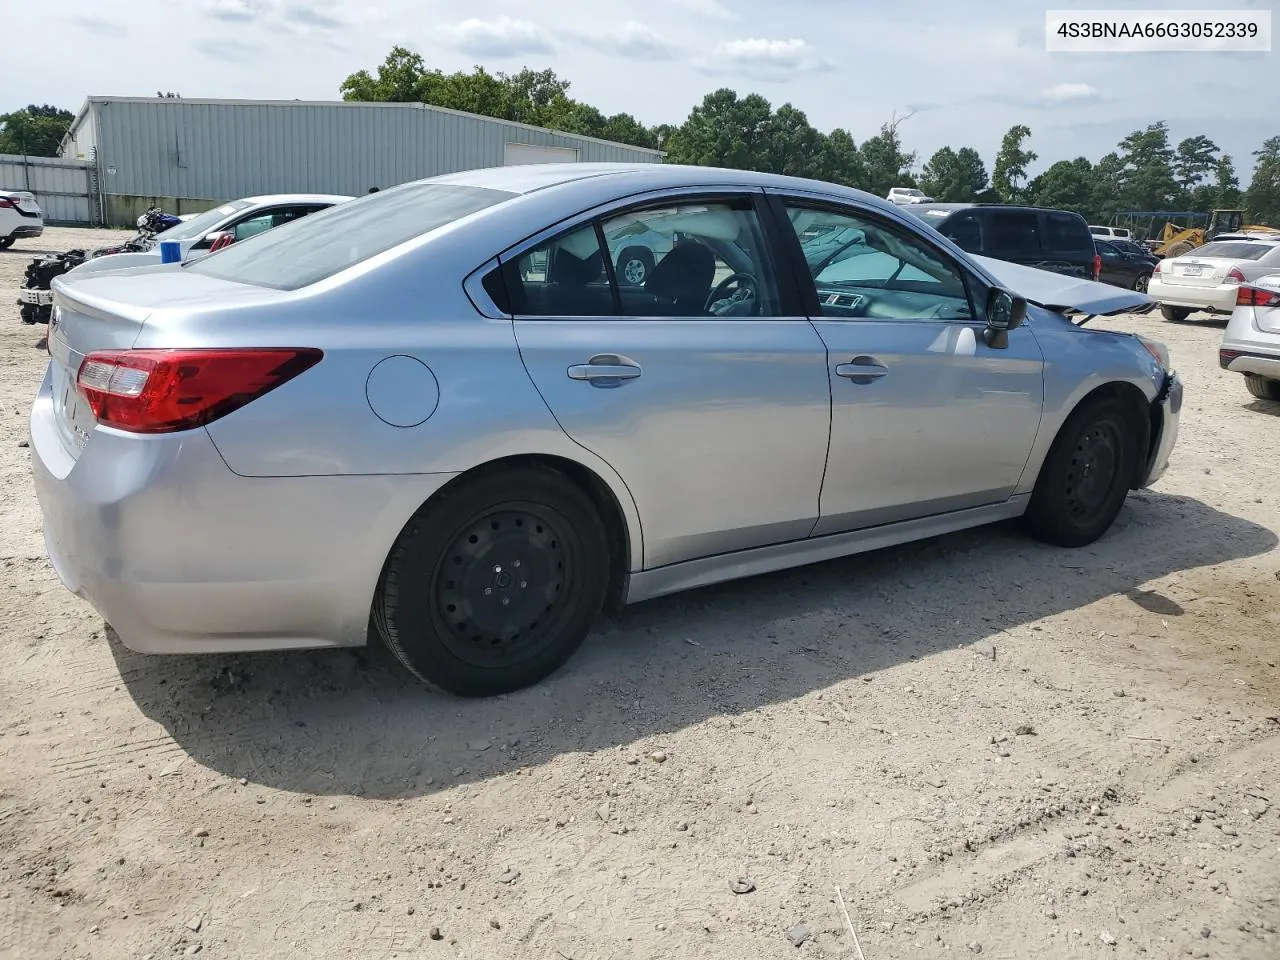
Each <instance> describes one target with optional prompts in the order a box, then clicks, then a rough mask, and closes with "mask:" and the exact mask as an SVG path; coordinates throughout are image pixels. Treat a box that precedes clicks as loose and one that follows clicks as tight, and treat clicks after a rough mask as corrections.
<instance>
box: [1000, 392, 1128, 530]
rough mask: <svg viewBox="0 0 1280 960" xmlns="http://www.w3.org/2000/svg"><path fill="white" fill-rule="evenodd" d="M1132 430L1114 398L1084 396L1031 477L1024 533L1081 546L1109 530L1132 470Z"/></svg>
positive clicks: (1122, 406) (1124, 407)
mask: <svg viewBox="0 0 1280 960" xmlns="http://www.w3.org/2000/svg"><path fill="white" fill-rule="evenodd" d="M1138 455H1139V451H1138V431H1137V429H1135V425H1134V422H1133V412H1132V411H1131V410H1130V408H1129V406H1128V405H1127V404H1125V403H1124V402H1123V401H1121V400H1119V399H1117V398H1116V397H1097V398H1096V399H1093V400H1086V401H1085V402H1084V403H1082V404H1081V405H1080V406H1079V407H1078V408H1077V409H1076V410H1075V412H1074V413H1072V414H1071V416H1070V418H1068V420H1067V422H1066V424H1064V425H1063V427H1062V430H1061V431H1060V432H1059V433H1058V436H1057V438H1056V439H1055V440H1054V442H1053V447H1052V448H1051V449H1050V450H1049V455H1048V456H1047V457H1046V458H1045V461H1044V465H1043V466H1042V467H1041V468H1040V476H1039V477H1037V478H1036V486H1035V491H1034V492H1033V493H1032V494H1031V504H1030V505H1029V506H1028V507H1027V512H1026V515H1025V516H1024V521H1025V524H1026V526H1027V529H1028V530H1029V531H1030V533H1031V534H1032V535H1033V536H1035V537H1037V538H1038V539H1040V540H1044V541H1045V542H1047V543H1052V544H1056V545H1058V546H1062V547H1083V546H1087V545H1088V544H1090V543H1093V542H1094V541H1095V540H1097V539H1098V538H1099V537H1101V536H1102V535H1103V534H1104V533H1106V532H1107V530H1109V529H1110V528H1111V524H1112V523H1114V522H1115V519H1116V516H1117V515H1118V514H1119V513H1120V508H1121V507H1122V506H1124V501H1125V497H1127V496H1128V494H1129V485H1130V482H1131V481H1132V479H1133V477H1134V474H1135V473H1136V471H1137V464H1138Z"/></svg>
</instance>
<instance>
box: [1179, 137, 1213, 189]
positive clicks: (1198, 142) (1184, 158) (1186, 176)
mask: <svg viewBox="0 0 1280 960" xmlns="http://www.w3.org/2000/svg"><path fill="white" fill-rule="evenodd" d="M1219 152H1220V151H1219V149H1218V145H1217V144H1216V143H1214V142H1213V141H1212V140H1210V139H1209V138H1208V137H1206V136H1204V135H1203V134H1197V135H1196V136H1194V137H1188V138H1187V139H1185V140H1183V141H1182V142H1181V143H1179V144H1178V150H1177V153H1175V154H1174V157H1173V172H1174V175H1175V176H1176V177H1177V179H1178V185H1179V186H1180V187H1182V189H1183V190H1186V191H1190V190H1192V189H1193V188H1194V187H1195V186H1196V185H1197V184H1199V183H1200V181H1201V180H1203V179H1204V178H1205V177H1207V176H1208V175H1209V173H1210V172H1211V171H1213V170H1215V169H1216V168H1217V166H1218V153H1219Z"/></svg>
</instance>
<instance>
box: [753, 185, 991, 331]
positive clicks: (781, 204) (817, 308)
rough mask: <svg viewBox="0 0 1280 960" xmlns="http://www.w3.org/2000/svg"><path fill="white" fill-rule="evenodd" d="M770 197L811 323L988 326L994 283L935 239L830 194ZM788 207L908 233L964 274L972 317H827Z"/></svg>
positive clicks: (789, 192) (778, 193) (770, 194)
mask: <svg viewBox="0 0 1280 960" xmlns="http://www.w3.org/2000/svg"><path fill="white" fill-rule="evenodd" d="M766 196H767V198H768V201H769V207H770V213H771V215H772V218H773V219H774V221H775V226H776V227H778V228H780V229H781V230H782V231H783V234H784V236H783V238H782V242H783V244H784V246H785V253H786V254H787V257H788V260H789V261H790V265H791V269H790V273H791V275H792V281H793V282H794V283H797V284H798V285H799V293H800V296H801V299H802V301H803V303H804V307H805V310H806V311H807V316H808V317H809V319H810V320H811V321H813V322H815V323H816V322H818V321H824V322H841V323H940V324H941V323H963V324H966V325H973V326H979V327H985V326H986V325H987V310H986V301H987V297H986V295H985V294H986V293H987V291H989V290H990V289H991V287H992V284H991V283H990V282H989V281H988V280H987V279H986V278H985V277H983V276H981V275H979V274H978V273H976V272H975V271H974V270H973V268H972V267H970V266H969V264H967V263H965V262H964V261H963V260H961V259H960V258H958V257H956V256H955V255H954V254H953V253H952V252H951V251H950V250H948V249H946V248H945V247H943V246H940V245H939V244H937V243H935V242H934V241H933V239H932V238H930V237H928V236H927V235H925V234H924V233H922V232H921V231H919V230H917V229H915V227H913V226H910V225H909V224H905V223H901V222H899V221H897V220H895V219H893V218H891V217H886V216H884V215H883V214H882V213H881V212H880V211H878V210H876V209H875V208H873V207H866V206H862V205H860V204H858V203H857V202H855V201H849V200H845V199H843V198H836V197H831V196H828V195H826V194H820V193H812V194H811V193H805V192H803V191H798V190H777V189H768V190H766ZM788 204H792V205H795V206H802V207H814V208H817V209H819V210H824V211H828V212H831V213H836V214H842V215H845V216H850V217H857V218H860V219H864V220H867V221H868V222H870V223H872V224H874V225H875V226H878V227H881V228H883V229H886V230H890V231H893V232H896V233H900V234H906V235H907V236H908V237H910V238H911V239H912V240H914V241H916V242H917V243H920V244H923V245H924V246H925V247H927V248H928V249H929V250H931V251H933V252H934V253H935V254H937V256H938V257H939V258H940V259H942V260H943V261H945V262H946V263H948V264H950V265H951V267H952V268H953V269H954V270H955V271H956V272H957V273H958V274H959V275H960V281H961V283H963V284H964V289H965V296H966V298H967V299H968V301H969V313H970V314H971V316H970V317H969V318H968V319H959V318H950V319H947V318H939V317H912V318H906V317H902V318H896V319H891V318H885V317H828V316H824V315H823V313H822V307H821V304H819V303H818V288H817V284H816V283H814V280H813V276H812V274H810V272H809V264H808V263H807V262H806V261H805V259H804V249H803V248H802V247H801V245H800V238H799V237H798V236H797V235H796V232H795V230H794V229H793V228H792V226H791V220H790V218H789V217H788V216H787V206H788ZM975 289H976V290H977V291H981V292H982V293H983V294H984V295H983V296H982V297H977V296H975Z"/></svg>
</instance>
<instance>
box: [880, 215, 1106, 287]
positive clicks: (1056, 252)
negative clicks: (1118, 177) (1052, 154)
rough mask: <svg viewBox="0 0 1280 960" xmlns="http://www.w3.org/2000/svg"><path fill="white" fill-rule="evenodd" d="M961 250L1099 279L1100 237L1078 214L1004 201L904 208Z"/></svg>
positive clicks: (1070, 274)
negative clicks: (1097, 246)
mask: <svg viewBox="0 0 1280 960" xmlns="http://www.w3.org/2000/svg"><path fill="white" fill-rule="evenodd" d="M898 209H899V210H902V211H904V212H906V213H909V214H911V215H912V216H914V217H917V218H918V219H920V220H922V221H924V222H925V223H927V224H928V225H929V226H931V227H933V228H934V229H935V230H937V231H938V232H939V233H940V234H942V235H943V236H944V237H947V238H948V239H950V240H951V241H952V242H954V243H955V244H956V245H957V246H958V247H960V249H962V250H965V251H967V252H969V253H976V254H978V255H979V256H983V257H991V258H992V259H994V260H1008V261H1010V262H1012V263H1021V264H1023V265H1025V266H1028V267H1038V268H1040V269H1041V270H1052V271H1053V272H1054V273H1064V274H1066V275H1067V276H1072V277H1081V278H1082V279H1085V280H1096V279H1097V278H1098V272H1099V270H1100V269H1101V263H1100V259H1101V258H1100V257H1099V256H1098V251H1097V250H1096V249H1094V246H1093V241H1094V236H1093V234H1092V233H1090V232H1089V225H1088V224H1087V223H1086V222H1085V219H1084V217H1082V216H1080V214H1078V213H1068V212H1067V211H1065V210H1046V209H1044V208H1042V207H1018V206H1012V205H1008V204H999V203H913V204H904V205H903V206H900V207H899V208H898Z"/></svg>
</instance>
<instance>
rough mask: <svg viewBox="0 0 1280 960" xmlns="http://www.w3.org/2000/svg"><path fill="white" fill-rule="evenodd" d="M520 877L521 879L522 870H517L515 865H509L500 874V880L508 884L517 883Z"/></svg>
mask: <svg viewBox="0 0 1280 960" xmlns="http://www.w3.org/2000/svg"><path fill="white" fill-rule="evenodd" d="M519 879H520V871H519V870H517V869H516V868H515V867H507V869H506V870H504V871H503V872H502V873H500V874H499V875H498V882H499V883H505V884H508V885H510V884H513V883H515V882H516V881H517V880H519Z"/></svg>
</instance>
